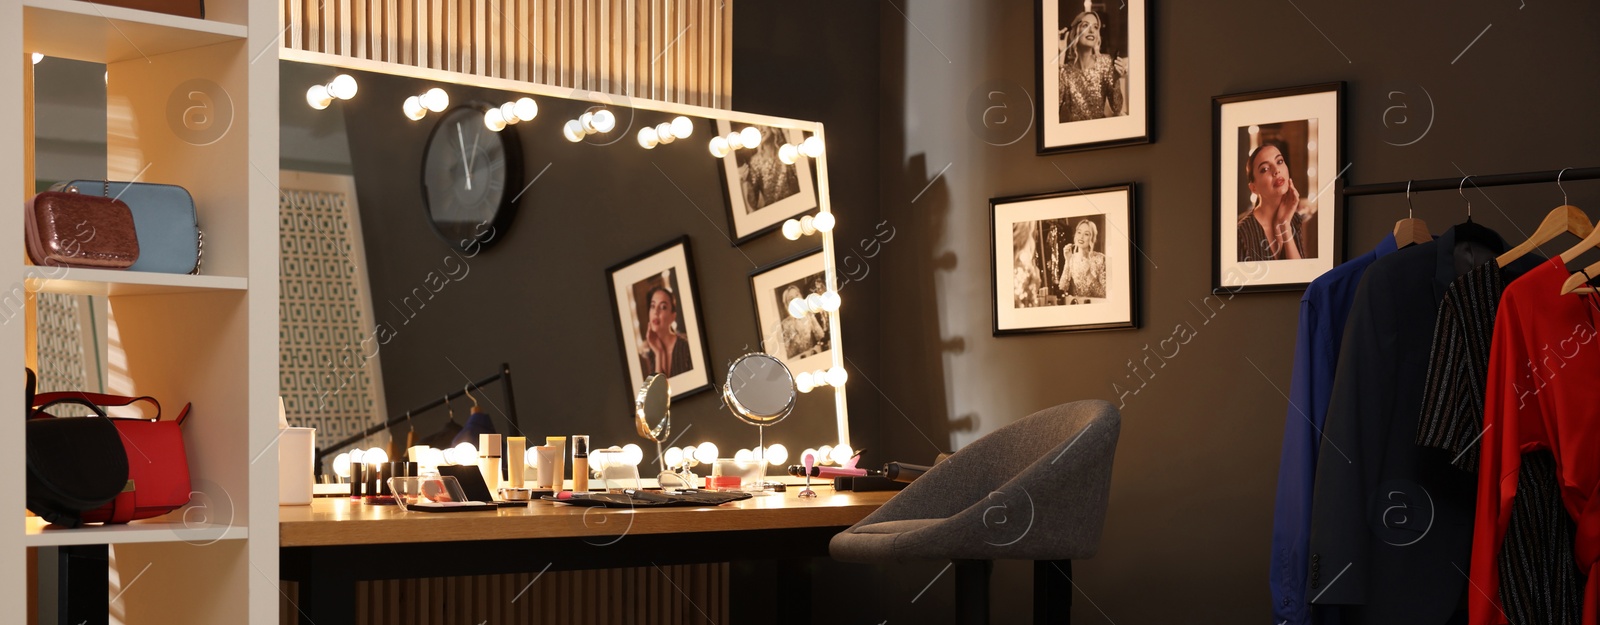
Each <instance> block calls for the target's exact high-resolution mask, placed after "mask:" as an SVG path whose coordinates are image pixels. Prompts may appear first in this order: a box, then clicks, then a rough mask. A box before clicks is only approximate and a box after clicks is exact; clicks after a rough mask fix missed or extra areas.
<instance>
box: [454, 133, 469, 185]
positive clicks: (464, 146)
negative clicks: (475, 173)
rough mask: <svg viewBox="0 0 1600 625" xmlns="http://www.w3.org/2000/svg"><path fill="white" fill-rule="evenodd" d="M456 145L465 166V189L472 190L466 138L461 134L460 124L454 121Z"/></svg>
mask: <svg viewBox="0 0 1600 625" xmlns="http://www.w3.org/2000/svg"><path fill="white" fill-rule="evenodd" d="M456 147H459V148H461V164H462V165H463V166H465V167H466V168H467V171H466V174H467V175H466V178H467V190H468V191H471V190H472V163H469V162H467V140H466V139H464V138H462V136H461V124H460V122H457V123H456Z"/></svg>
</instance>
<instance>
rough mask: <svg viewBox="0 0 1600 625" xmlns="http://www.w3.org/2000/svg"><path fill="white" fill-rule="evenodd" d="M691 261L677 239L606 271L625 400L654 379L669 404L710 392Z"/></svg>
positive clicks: (685, 240) (686, 247) (684, 245)
mask: <svg viewBox="0 0 1600 625" xmlns="http://www.w3.org/2000/svg"><path fill="white" fill-rule="evenodd" d="M692 258H693V257H692V256H691V255H690V253H689V238H688V237H679V238H677V239H674V240H672V241H669V242H667V243H665V244H663V245H661V246H659V247H657V248H655V249H653V250H650V251H648V252H645V253H643V254H641V255H639V256H636V257H634V258H632V259H629V260H627V261H624V262H622V263H620V264H617V265H613V266H612V267H611V268H609V269H607V270H606V273H607V275H608V278H607V284H608V285H609V287H610V290H611V297H612V302H613V305H614V306H613V308H612V310H613V311H615V314H616V322H617V331H618V339H619V342H620V343H621V347H622V359H623V360H622V362H623V363H624V364H625V365H626V367H625V368H626V369H627V371H626V373H627V380H628V384H627V387H626V388H627V389H628V397H630V398H631V397H633V389H637V388H639V386H640V385H642V384H644V380H645V378H646V377H649V376H651V375H654V374H657V373H659V374H662V375H665V376H667V379H668V384H669V388H671V389H672V397H673V398H674V399H676V398H678V397H682V396H684V395H688V394H691V393H696V392H699V391H703V390H706V389H708V388H711V387H710V380H711V378H710V376H709V375H708V371H707V370H708V367H707V366H704V365H706V364H707V363H709V362H710V361H709V360H707V359H706V336H705V327H704V326H703V325H701V322H700V315H699V308H700V304H699V301H698V299H697V298H696V297H695V293H696V292H697V289H696V288H695V281H694V269H693V267H694V264H693V262H692Z"/></svg>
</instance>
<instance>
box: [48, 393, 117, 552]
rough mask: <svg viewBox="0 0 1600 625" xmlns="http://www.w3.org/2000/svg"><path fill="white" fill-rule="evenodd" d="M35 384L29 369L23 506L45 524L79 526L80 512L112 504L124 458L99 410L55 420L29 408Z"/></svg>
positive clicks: (109, 421) (112, 426) (112, 430)
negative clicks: (89, 414)
mask: <svg viewBox="0 0 1600 625" xmlns="http://www.w3.org/2000/svg"><path fill="white" fill-rule="evenodd" d="M34 380H35V378H34V375H33V371H32V370H29V371H28V386H27V399H28V402H27V410H26V411H25V412H26V413H27V424H26V426H25V427H24V430H25V434H26V442H25V450H26V451H25V455H26V465H27V480H26V483H27V488H26V495H25V502H26V504H27V507H28V510H30V511H32V512H33V513H34V514H37V515H39V516H40V517H41V518H43V519H44V520H46V521H49V522H51V523H54V524H56V525H62V526H65V527H78V526H79V525H82V524H83V514H84V513H85V512H88V511H90V510H94V509H97V508H99V507H101V506H104V505H106V504H107V503H109V502H111V501H114V500H115V499H116V498H117V496H118V494H120V493H121V492H122V490H123V489H124V487H126V485H127V484H128V456H127V454H126V452H125V451H124V449H123V446H122V441H121V440H120V437H119V436H118V434H117V428H116V426H114V425H112V423H111V420H110V419H107V418H106V417H105V412H104V411H103V410H101V409H100V408H99V407H97V406H93V405H89V406H88V407H89V408H90V409H91V410H93V411H94V412H95V415H96V416H92V417H70V418H60V419H58V418H55V417H53V416H51V415H49V414H48V413H46V412H45V411H44V409H36V408H34V394H33V387H34ZM60 403H74V404H77V403H79V402H76V401H65V402H59V403H58V405H59V404H60ZM79 405H83V404H79Z"/></svg>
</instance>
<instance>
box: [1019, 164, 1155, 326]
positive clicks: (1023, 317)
mask: <svg viewBox="0 0 1600 625" xmlns="http://www.w3.org/2000/svg"><path fill="white" fill-rule="evenodd" d="M1133 189H1134V187H1133V184H1131V183H1129V184H1124V185H1118V186H1113V187H1105V188H1100V189H1089V190H1086V191H1062V192H1059V193H1049V194H1044V195H1030V196H1021V197H1008V198H997V199H993V200H990V201H989V210H990V221H989V223H990V235H991V236H990V248H989V249H990V252H991V254H990V256H991V259H990V262H991V265H990V267H991V269H992V270H993V271H992V275H993V282H992V283H991V284H992V285H993V287H994V288H993V291H992V294H993V296H994V334H995V336H1001V335H1006V334H1021V333H1028V332H1066V331H1078V330H1108V329H1115V328H1137V327H1139V319H1138V302H1137V294H1138V283H1137V281H1136V279H1135V278H1136V276H1135V274H1136V273H1137V272H1136V270H1137V267H1138V261H1137V258H1136V255H1137V254H1138V253H1139V252H1138V248H1137V246H1136V245H1135V243H1134V241H1133V239H1134V233H1135V232H1136V230H1135V228H1134V221H1133V205H1134V204H1133V203H1134V197H1133Z"/></svg>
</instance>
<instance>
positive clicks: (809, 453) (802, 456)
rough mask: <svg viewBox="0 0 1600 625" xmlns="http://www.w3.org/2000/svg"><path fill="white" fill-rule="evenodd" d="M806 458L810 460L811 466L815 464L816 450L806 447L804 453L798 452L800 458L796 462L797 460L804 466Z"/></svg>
mask: <svg viewBox="0 0 1600 625" xmlns="http://www.w3.org/2000/svg"><path fill="white" fill-rule="evenodd" d="M807 457H810V458H811V463H812V464H816V462H817V450H815V449H812V448H810V447H807V448H806V450H805V451H802V452H800V457H799V458H797V460H799V462H800V464H805V462H806V458H807Z"/></svg>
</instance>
